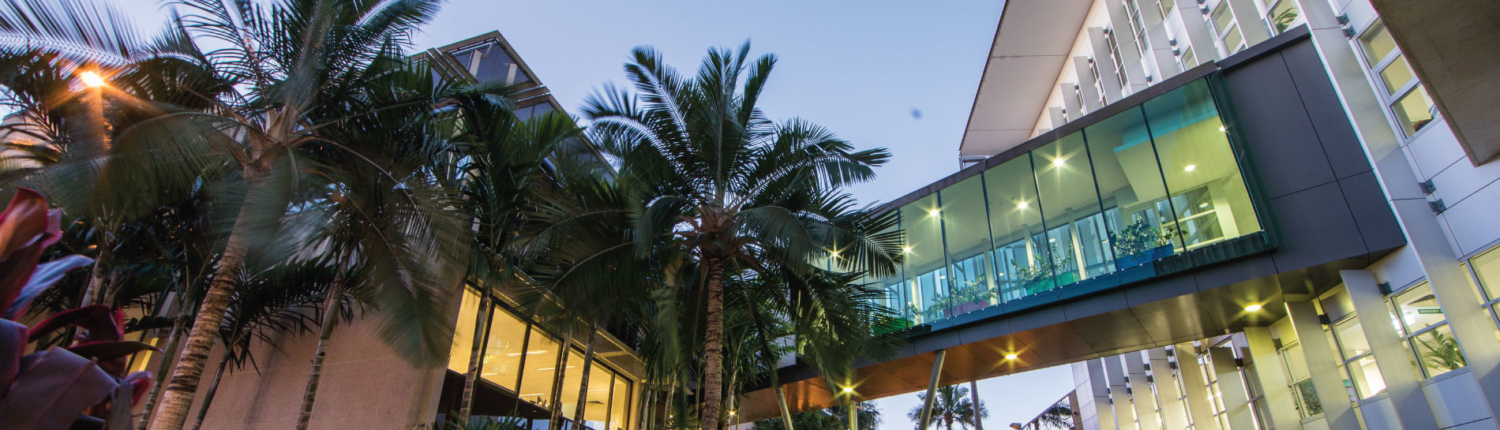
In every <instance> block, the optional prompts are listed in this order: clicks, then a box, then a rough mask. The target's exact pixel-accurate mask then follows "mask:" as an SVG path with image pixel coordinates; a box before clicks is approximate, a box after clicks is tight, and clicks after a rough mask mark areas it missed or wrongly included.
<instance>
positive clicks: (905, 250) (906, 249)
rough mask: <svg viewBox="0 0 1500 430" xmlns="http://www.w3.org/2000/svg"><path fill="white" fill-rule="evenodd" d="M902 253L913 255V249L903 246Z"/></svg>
mask: <svg viewBox="0 0 1500 430" xmlns="http://www.w3.org/2000/svg"><path fill="white" fill-rule="evenodd" d="M901 252H905V253H907V254H910V253H911V247H910V246H903V247H901Z"/></svg>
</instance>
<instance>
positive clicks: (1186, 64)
mask: <svg viewBox="0 0 1500 430" xmlns="http://www.w3.org/2000/svg"><path fill="white" fill-rule="evenodd" d="M1181 58H1182V69H1183V70H1187V69H1191V68H1194V67H1198V57H1197V56H1194V55H1193V48H1192V47H1188V48H1187V49H1185V50H1183V51H1182V57H1181Z"/></svg>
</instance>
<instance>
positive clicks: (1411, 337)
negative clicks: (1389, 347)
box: [1335, 278, 1468, 380]
mask: <svg viewBox="0 0 1500 430" xmlns="http://www.w3.org/2000/svg"><path fill="white" fill-rule="evenodd" d="M1424 285H1425V286H1426V288H1428V290H1429V291H1430V290H1431V289H1432V286H1431V284H1429V283H1428V281H1427V278H1422V279H1419V280H1417V281H1416V282H1412V283H1411V284H1410V285H1407V286H1405V287H1402V288H1401V289H1400V290H1396V291H1392V292H1391V293H1390V294H1387V295H1386V300H1385V302H1386V309H1387V310H1389V311H1390V312H1391V315H1393V316H1395V317H1396V321H1398V324H1400V328H1401V333H1400V334H1402V336H1401V341H1402V342H1404V343H1405V344H1406V348H1407V352H1408V353H1409V354H1410V356H1411V358H1412V361H1413V362H1415V363H1416V367H1417V371H1418V372H1420V374H1421V376H1422V379H1423V380H1427V379H1431V378H1434V377H1437V376H1440V375H1443V374H1447V373H1450V372H1453V371H1455V370H1459V369H1448V371H1447V372H1442V373H1439V374H1433V372H1432V371H1430V370H1428V369H1427V362H1426V361H1425V360H1423V357H1422V350H1421V349H1418V348H1419V345H1418V344H1417V337H1418V336H1421V335H1425V334H1427V333H1431V332H1433V331H1435V330H1438V329H1440V328H1442V327H1448V325H1449V321H1448V314H1447V312H1446V311H1445V312H1444V313H1443V321H1442V322H1439V323H1434V324H1431V325H1428V326H1426V327H1422V328H1421V329H1418V330H1415V331H1413V330H1412V329H1411V326H1410V325H1409V324H1407V322H1406V318H1404V317H1402V315H1401V304H1399V303H1397V302H1396V298H1397V297H1398V296H1400V295H1402V294H1405V293H1407V292H1409V291H1412V290H1413V289H1415V288H1418V287H1421V286H1424ZM1438 308H1439V309H1442V304H1441V303H1439V304H1438ZM1449 331H1450V332H1451V331H1452V329H1449ZM1335 337H1337V336H1335ZM1459 354H1460V355H1462V356H1463V358H1464V362H1465V363H1466V364H1465V365H1464V367H1468V364H1467V362H1468V356H1466V355H1463V349H1462V348H1460V349H1459ZM1383 376H1384V375H1382V377H1383Z"/></svg>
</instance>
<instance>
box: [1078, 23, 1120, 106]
mask: <svg viewBox="0 0 1500 430" xmlns="http://www.w3.org/2000/svg"><path fill="white" fill-rule="evenodd" d="M1085 31H1087V32H1088V37H1089V47H1090V48H1091V49H1092V51H1091V52H1093V54H1094V68H1096V69H1099V84H1100V85H1099V88H1103V89H1104V104H1110V103H1114V102H1116V101H1119V100H1120V97H1121V96H1122V94H1123V93H1122V92H1121V91H1120V79H1119V77H1118V74H1116V73H1115V66H1114V63H1113V61H1114V60H1111V59H1110V55H1109V40H1108V39H1105V38H1104V29H1103V28H1100V27H1089V28H1088V30H1085ZM1079 80H1082V79H1079Z"/></svg>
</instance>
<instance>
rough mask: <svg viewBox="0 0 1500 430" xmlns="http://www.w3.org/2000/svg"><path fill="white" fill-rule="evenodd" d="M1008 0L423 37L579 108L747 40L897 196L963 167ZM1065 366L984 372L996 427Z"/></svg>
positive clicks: (615, 15)
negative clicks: (641, 49) (635, 74)
mask: <svg viewBox="0 0 1500 430" xmlns="http://www.w3.org/2000/svg"><path fill="white" fill-rule="evenodd" d="M113 2H114V3H115V4H117V5H118V6H119V7H120V9H122V10H123V11H124V12H126V13H128V14H129V15H130V16H131V17H133V18H135V19H136V20H137V21H138V22H139V23H140V24H139V27H140V30H141V32H142V33H145V34H154V33H155V31H156V29H157V28H159V26H160V24H161V23H162V22H163V20H164V19H165V18H166V16H167V13H166V11H164V10H162V9H160V8H159V7H158V5H157V1H155V0H113ZM1003 5H1004V3H1003V0H983V1H973V0H961V1H958V0H955V1H946V0H945V1H942V2H933V3H918V2H887V1H861V2H826V1H824V2H807V1H753V2H751V1H741V2H724V1H698V2H694V1H644V0H641V1H602V0H601V1H572V0H556V1H528V2H499V1H479V0H455V1H450V2H449V3H448V4H447V5H446V6H444V8H443V10H442V12H440V13H439V14H438V16H437V18H436V19H435V20H434V21H433V23H431V24H429V25H428V26H426V27H425V32H424V33H423V34H419V35H417V37H416V43H417V46H418V47H422V48H426V47H430V46H437V45H443V44H447V43H452V42H456V41H459V40H462V39H465V38H468V37H470V36H474V35H477V34H480V33H484V32H488V31H492V30H499V31H500V32H501V33H502V34H504V35H505V37H506V39H507V40H509V41H510V43H511V45H513V46H514V47H515V49H516V50H517V52H518V53H519V54H520V56H521V57H522V58H523V59H525V61H526V63H527V64H528V65H529V66H530V67H531V68H532V70H533V71H534V72H535V73H536V74H537V76H538V77H539V78H540V79H541V81H542V82H543V83H545V84H546V85H547V86H548V88H550V89H551V91H552V94H553V95H554V96H555V97H557V99H558V101H560V102H561V103H562V105H563V106H564V107H565V108H566V109H568V110H569V111H570V112H575V113H576V112H577V111H578V108H579V107H580V106H581V105H582V102H583V100H584V99H585V98H586V97H587V96H588V95H589V94H590V93H591V92H593V91H595V90H596V89H598V88H600V87H601V86H602V85H603V84H605V83H606V82H614V83H616V84H620V85H624V84H625V81H624V74H623V71H622V68H621V66H622V64H624V62H625V61H626V59H627V55H628V54H629V52H630V49H631V48H633V47H636V46H642V45H650V46H654V47H656V48H657V49H660V50H661V51H663V52H664V53H665V55H666V59H667V62H668V64H671V65H673V66H674V67H676V68H677V69H678V70H679V72H682V73H684V74H691V73H693V72H694V71H696V69H697V67H698V64H699V62H700V61H701V60H702V58H703V54H704V52H705V50H706V49H708V48H709V47H737V46H739V44H741V43H743V42H744V41H745V40H747V39H748V40H750V41H751V43H752V47H753V48H752V49H753V52H754V53H755V54H757V55H758V54H762V53H774V54H776V55H777V56H778V57H779V60H780V61H779V62H778V63H777V65H776V69H775V71H774V72H773V73H772V76H771V80H770V83H769V85H768V89H767V92H766V93H765V94H764V95H763V96H762V98H761V100H762V102H761V107H762V108H763V109H764V110H765V111H766V113H767V114H768V115H769V116H770V117H771V118H773V119H777V120H783V119H787V118H792V117H800V118H803V119H805V120H808V121H811V122H813V123H816V124H819V125H822V126H824V127H827V128H829V129H831V130H833V131H834V132H835V133H837V134H838V135H839V136H840V137H842V138H844V139H846V140H849V141H850V142H852V143H853V144H854V145H855V146H856V147H859V148H874V147H885V148H889V149H890V150H891V152H892V154H893V156H894V157H893V159H892V161H891V163H890V164H888V165H886V166H885V167H883V168H881V169H880V170H879V177H878V178H877V179H876V180H875V181H874V182H872V183H868V184H862V185H859V186H856V187H854V188H853V189H852V190H851V191H852V192H853V193H854V194H855V196H856V197H858V198H859V199H860V201H862V202H865V203H872V202H878V201H888V200H892V199H895V198H897V197H900V196H901V195H903V194H906V193H908V192H911V191H913V190H915V189H917V188H919V187H922V186H924V185H927V184H928V183H931V182H933V181H935V180H937V179H939V178H941V177H943V176H946V175H948V174H951V173H953V172H955V171H956V170H957V168H958V144H959V140H960V139H961V138H962V136H963V130H964V125H965V123H966V122H967V121H968V117H969V110H970V107H971V106H972V104H973V102H974V94H975V91H976V89H977V87H978V83H979V77H980V73H981V72H982V71H983V69H984V63H985V60H986V54H987V52H988V50H989V47H990V42H991V39H992V38H993V37H994V34H995V25H996V23H997V22H998V21H999V18H1000V11H1001V8H1002V7H1003ZM1072 383H1073V381H1072V375H1071V372H1070V371H1069V370H1068V369H1067V367H1066V366H1064V367H1058V368H1052V369H1046V370H1041V371H1034V372H1030V373H1026V374H1021V375H1014V376H1009V377H1004V378H996V379H990V380H985V381H981V382H980V383H979V388H980V391H981V394H982V400H983V401H984V402H985V404H986V405H987V406H988V408H989V410H990V418H989V419H988V420H985V422H984V426H985V428H986V429H988V430H999V429H1003V428H1007V425H1008V424H1010V423H1013V422H1024V421H1027V420H1029V419H1031V418H1032V417H1033V416H1035V415H1036V414H1037V413H1039V412H1041V410H1042V409H1043V408H1045V407H1047V406H1049V405H1050V404H1052V403H1053V402H1055V401H1057V400H1058V399H1059V398H1061V397H1062V396H1063V395H1065V394H1066V393H1067V392H1068V391H1069V390H1070V389H1071V388H1072ZM878 404H879V405H880V407H881V415H882V418H883V422H882V425H881V428H882V429H889V430H906V429H911V428H912V427H913V424H912V423H911V421H909V420H907V419H906V412H907V411H908V410H910V409H911V408H912V407H914V406H917V405H918V403H917V401H916V396H915V395H914V394H907V395H901V396H896V397H891V398H887V399H882V400H880V401H878Z"/></svg>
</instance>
